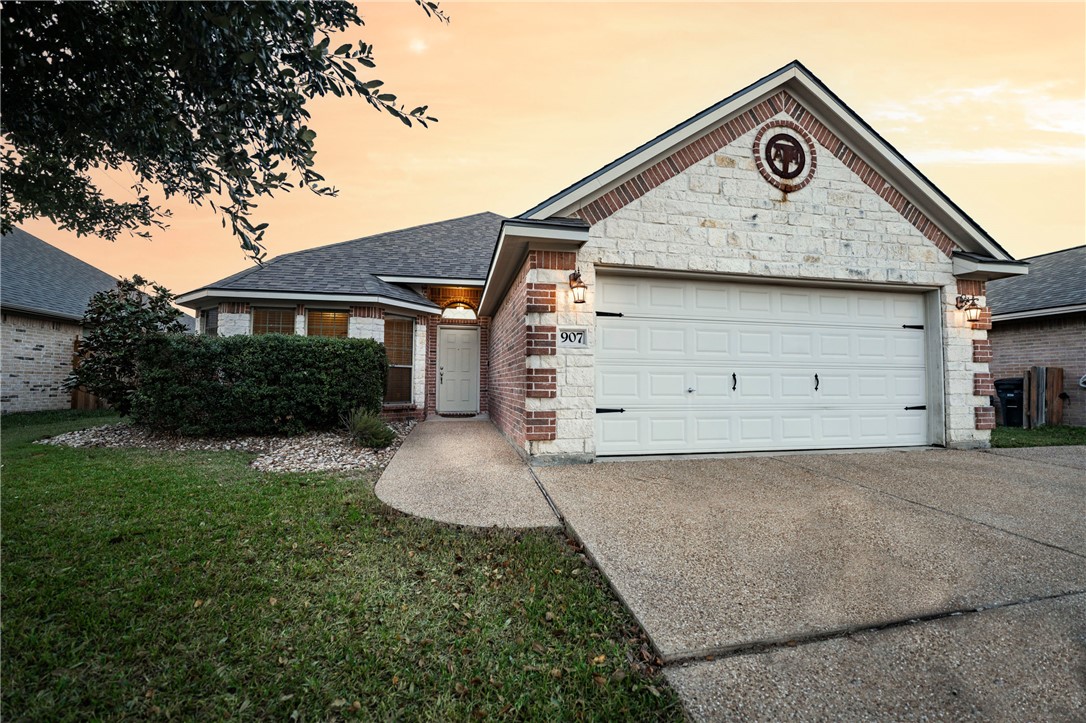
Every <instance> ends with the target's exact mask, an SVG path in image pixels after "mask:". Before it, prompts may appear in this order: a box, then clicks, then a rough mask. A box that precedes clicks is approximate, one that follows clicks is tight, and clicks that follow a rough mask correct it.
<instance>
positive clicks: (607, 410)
mask: <svg viewBox="0 0 1086 723" xmlns="http://www.w3.org/2000/svg"><path fill="white" fill-rule="evenodd" d="M625 411H626V410H625V409H619V408H618V407H596V414H621V413H622V412H625Z"/></svg>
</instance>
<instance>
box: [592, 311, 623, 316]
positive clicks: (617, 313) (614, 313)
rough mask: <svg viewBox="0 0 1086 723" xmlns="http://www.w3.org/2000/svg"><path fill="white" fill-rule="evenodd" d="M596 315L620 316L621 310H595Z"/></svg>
mask: <svg viewBox="0 0 1086 723" xmlns="http://www.w3.org/2000/svg"><path fill="white" fill-rule="evenodd" d="M596 316H622V312H621V311H597V312H596Z"/></svg>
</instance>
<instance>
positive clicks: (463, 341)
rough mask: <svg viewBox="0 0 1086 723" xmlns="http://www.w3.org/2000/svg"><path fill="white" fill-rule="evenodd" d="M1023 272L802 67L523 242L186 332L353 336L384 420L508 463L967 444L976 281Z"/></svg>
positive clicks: (789, 68) (371, 244)
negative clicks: (373, 378) (372, 377)
mask: <svg viewBox="0 0 1086 723" xmlns="http://www.w3.org/2000/svg"><path fill="white" fill-rule="evenodd" d="M1025 272H1026V265H1025V264H1022V263H1019V262H1017V261H1015V260H1014V259H1013V258H1012V257H1011V256H1010V255H1009V254H1008V253H1007V252H1006V251H1005V250H1004V249H1003V248H1002V247H1001V246H1000V245H999V244H998V243H996V242H995V240H993V239H992V238H991V237H990V236H989V235H988V234H987V233H985V231H984V230H983V229H981V228H980V227H979V226H978V225H977V224H976V223H975V222H974V221H973V220H972V219H970V218H969V216H968V215H966V214H965V212H963V211H962V210H961V209H960V208H958V206H956V205H955V204H954V203H953V202H952V201H951V200H950V199H949V198H947V197H946V196H945V195H944V194H943V193H941V192H940V191H939V189H937V188H935V186H934V185H933V184H932V183H931V182H930V181H929V180H928V179H927V178H925V177H924V175H923V174H921V173H920V172H919V171H918V170H917V169H916V168H915V167H914V166H913V165H912V164H910V163H909V162H908V161H907V160H906V159H905V158H904V157H902V156H901V154H900V153H898V152H897V151H896V150H895V149H894V148H893V147H892V146H891V145H890V144H889V143H887V142H886V141H885V140H883V139H882V138H881V137H880V136H879V135H878V134H877V133H876V132H875V131H874V130H873V129H872V128H871V127H870V126H869V125H867V124H866V123H865V122H864V121H863V120H862V119H860V118H859V117H858V116H857V115H856V114H855V113H854V112H853V111H852V110H851V109H849V108H848V106H846V105H845V104H844V103H843V102H842V101H841V100H840V99H839V98H838V97H837V96H836V95H834V94H833V93H832V92H831V91H830V90H829V89H828V88H827V87H826V86H825V85H824V84H823V83H822V82H821V81H820V80H818V79H817V78H816V77H815V76H814V75H813V74H811V72H810V71H808V70H807V69H806V68H805V67H804V66H803V65H802V64H800V63H799V62H793V63H790V64H788V65H786V66H785V67H783V68H781V69H779V70H777V71H775V72H774V73H772V74H770V75H768V76H766V77H765V78H762V79H761V80H758V81H757V82H755V83H753V84H752V85H750V86H748V87H746V88H744V89H742V90H740V91H739V92H737V93H735V94H733V95H731V96H729V97H727V98H725V99H724V100H722V101H720V102H719V103H717V104H715V105H713V106H712V107H710V108H707V109H706V110H704V111H702V112H701V113H698V114H697V115H695V116H694V117H692V118H690V119H688V120H686V121H683V122H682V123H680V124H679V125H677V126H675V127H674V128H671V129H670V130H667V131H665V132H664V133H662V134H660V135H659V136H657V137H655V138H653V139H652V140H650V141H648V142H647V143H645V144H644V145H642V146H640V147H638V148H635V149H633V150H632V151H630V152H629V153H627V154H625V155H623V156H622V157H620V158H618V159H616V160H615V161H613V162H611V163H609V164H607V165H606V166H604V167H603V168H601V169H599V170H598V171H596V172H594V173H592V174H590V175H588V176H586V177H585V178H583V179H582V180H580V181H578V182H576V183H574V184H573V185H571V186H569V187H568V188H565V189H563V190H562V191H560V192H558V193H557V194H555V195H554V196H551V197H550V198H548V199H546V200H544V201H543V202H542V203H540V204H539V205H537V206H535V207H533V208H531V209H529V210H528V211H526V212H524V213H522V214H520V215H519V216H517V217H516V218H506V219H503V218H501V217H499V216H497V215H495V214H489V213H483V214H477V215H474V216H467V217H464V218H458V219H453V220H450V221H445V222H441V223H434V224H428V225H424V226H418V227H415V228H410V229H406V230H402V231H393V232H390V233H385V234H379V235H377V236H371V237H369V238H363V239H357V240H354V241H347V242H344V243H340V244H334V245H331V246H324V247H321V248H315V249H312V250H308V251H300V252H297V253H292V254H286V255H284V256H280V257H278V258H276V259H274V260H272V261H271V262H269V263H267V264H265V265H264V266H262V267H256V268H251V269H248V270H246V271H243V272H241V273H239V274H235V275H234V276H230V277H227V278H225V279H223V280H221V281H218V282H215V283H212V284H209V285H207V286H205V287H202V288H200V289H197V290H195V291H192V292H189V293H187V294H184V295H182V296H181V297H179V303H182V304H184V305H187V306H189V307H191V308H193V309H196V310H197V311H198V312H199V316H200V319H201V330H202V331H203V332H205V333H218V334H238V333H241V334H250V333H252V334H260V333H268V332H282V333H297V334H331V335H340V336H342V335H346V336H369V337H373V338H376V339H380V340H383V341H384V342H385V345H386V347H387V349H388V354H389V358H390V361H391V363H392V365H393V375H392V376H391V377H390V381H389V384H388V392H387V394H388V396H387V402H388V405H389V407H388V413H389V414H390V415H406V414H410V415H415V416H424V415H427V414H432V413H436V414H450V415H460V414H475V413H479V412H485V413H488V414H489V416H490V418H491V419H492V420H493V422H494V424H495V425H496V426H497V427H498V428H499V429H500V430H501V431H502V432H503V433H504V434H505V435H506V436H507V437H508V438H509V440H510V441H511V442H512V443H513V444H514V445H515V446H516V447H517V448H518V449H519V450H521V451H522V452H523V453H524V454H525V455H527V456H531V457H533V458H537V459H541V460H546V459H550V460H559V459H561V460H591V459H594V458H596V457H602V456H623V455H641V454H683V453H712V452H732V451H750V450H787V449H829V448H854V447H893V446H911V445H947V446H984V445H986V444H987V443H988V438H989V434H990V432H989V430H990V429H991V428H992V427H993V426H994V410H993V408H992V407H991V406H990V401H989V396H990V395H991V394H992V393H993V389H992V374H991V372H990V371H989V368H988V362H989V360H990V358H991V357H990V353H991V351H990V347H989V343H988V340H987V329H988V328H990V322H989V318H988V312H987V309H986V308H984V303H985V301H984V300H985V283H986V282H987V281H988V280H990V279H995V278H1001V277H1005V276H1013V275H1018V274H1023V273H1025Z"/></svg>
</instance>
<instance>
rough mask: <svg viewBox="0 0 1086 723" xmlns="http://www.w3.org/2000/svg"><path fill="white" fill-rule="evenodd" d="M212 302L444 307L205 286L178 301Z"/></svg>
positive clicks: (190, 303)
mask: <svg viewBox="0 0 1086 723" xmlns="http://www.w3.org/2000/svg"><path fill="white" fill-rule="evenodd" d="M212 299H239V300H241V299H253V300H267V301H270V300H275V299H281V300H283V301H316V302H322V301H323V302H336V303H348V304H379V305H381V306H391V307H394V308H397V309H406V310H409V311H420V312H423V313H426V314H435V313H438V312H440V310H441V309H440V308H439V307H438V306H437V305H436V304H430V303H428V302H425V303H424V302H422V300H421V299H420V302H419V303H416V302H411V301H404V300H402V299H395V298H392V297H390V296H384V295H382V294H323V293H315V292H298V291H264V290H247V289H216V288H212V287H204V288H202V289H196V290H195V291H189V292H188V293H185V294H182V295H180V296H178V297H176V298H175V299H174V301H175V302H176V303H177V304H180V305H181V306H185V307H188V308H190V309H199V308H200V307H201V306H202V305H201V304H200V303H199V302H200V301H210V300H212Z"/></svg>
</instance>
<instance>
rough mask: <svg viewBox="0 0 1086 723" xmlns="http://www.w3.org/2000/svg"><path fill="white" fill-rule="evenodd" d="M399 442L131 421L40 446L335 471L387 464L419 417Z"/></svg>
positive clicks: (400, 428) (401, 429)
mask: <svg viewBox="0 0 1086 723" xmlns="http://www.w3.org/2000/svg"><path fill="white" fill-rule="evenodd" d="M389 426H390V427H392V429H393V430H394V431H395V432H396V440H395V441H394V442H393V443H392V444H391V445H390V446H388V447H386V448H385V449H370V448H367V447H359V446H357V445H355V443H354V442H353V441H352V440H351V437H350V436H349V435H348V434H346V433H345V432H312V433H309V434H302V435H299V436H297V437H231V438H224V439H217V438H212V437H182V436H179V435H171V434H160V433H156V432H152V431H151V430H148V429H145V428H143V427H137V426H134V425H130V424H111V425H106V426H103V427H91V428H90V429H82V430H79V431H77V432H66V433H65V434H58V435H57V436H55V437H49V438H46V439H42V440H39V442H38V444H53V445H62V446H66V447H116V448H136V449H153V450H158V451H167V452H212V451H223V450H235V451H239V452H250V453H254V454H257V455H258V456H257V458H256V459H254V460H253V461H252V462H251V463H250V464H251V466H253V467H255V468H256V469H259V470H261V471H264V472H330V471H341V470H358V469H367V468H371V467H384V466H385V465H386V464H388V462H389V460H390V459H392V455H394V454H395V453H396V450H397V449H398V448H399V446H400V443H401V442H403V439H404V437H406V436H407V435H408V433H409V432H410V431H411V429H412V428H413V427H414V426H415V422H414V421H407V422H393V423H391V424H389Z"/></svg>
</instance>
